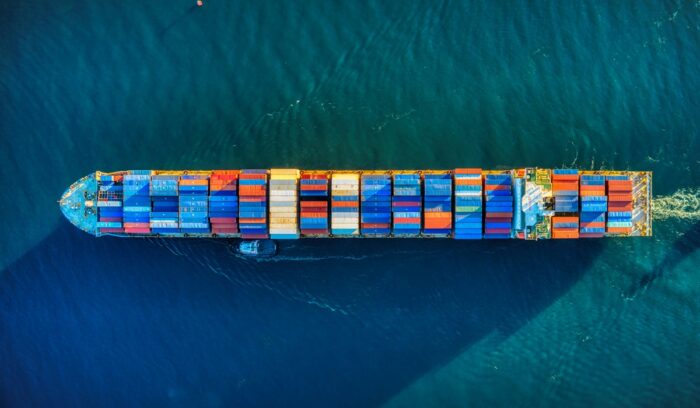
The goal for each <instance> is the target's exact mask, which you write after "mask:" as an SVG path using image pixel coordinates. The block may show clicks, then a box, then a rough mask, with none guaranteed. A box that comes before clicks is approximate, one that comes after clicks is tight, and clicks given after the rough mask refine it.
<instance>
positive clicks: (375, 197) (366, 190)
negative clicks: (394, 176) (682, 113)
mask: <svg viewBox="0 0 700 408" xmlns="http://www.w3.org/2000/svg"><path fill="white" fill-rule="evenodd" d="M361 221H362V224H361V225H360V227H361V231H362V234H363V235H373V236H386V235H389V233H390V232H391V177H390V176H389V175H386V174H363V175H362V219H361Z"/></svg>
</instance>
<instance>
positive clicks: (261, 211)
mask: <svg viewBox="0 0 700 408" xmlns="http://www.w3.org/2000/svg"><path fill="white" fill-rule="evenodd" d="M238 218H239V219H238V224H239V227H240V230H241V238H246V239H258V238H268V237H269V235H268V232H267V170H241V174H240V176H239V178H238Z"/></svg>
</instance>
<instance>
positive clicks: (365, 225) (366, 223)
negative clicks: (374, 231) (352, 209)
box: [361, 222, 391, 228]
mask: <svg viewBox="0 0 700 408" xmlns="http://www.w3.org/2000/svg"><path fill="white" fill-rule="evenodd" d="M361 227H362V228H390V227H391V225H390V224H384V223H381V224H376V223H368V222H363V223H362V224H361Z"/></svg>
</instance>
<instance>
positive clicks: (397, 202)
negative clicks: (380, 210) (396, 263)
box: [392, 174, 421, 236]
mask: <svg viewBox="0 0 700 408" xmlns="http://www.w3.org/2000/svg"><path fill="white" fill-rule="evenodd" d="M392 210H393V212H394V235H396V236H417V235H418V234H420V218H421V217H420V216H421V187H420V175H419V174H394V195H393V197H392Z"/></svg>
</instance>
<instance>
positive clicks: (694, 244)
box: [624, 222, 700, 299]
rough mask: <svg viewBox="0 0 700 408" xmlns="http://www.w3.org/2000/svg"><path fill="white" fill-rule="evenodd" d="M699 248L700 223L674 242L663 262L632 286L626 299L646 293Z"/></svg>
mask: <svg viewBox="0 0 700 408" xmlns="http://www.w3.org/2000/svg"><path fill="white" fill-rule="evenodd" d="M698 248H700V222H696V223H694V224H693V226H692V227H690V229H688V230H687V231H685V232H684V233H683V234H682V235H681V236H680V237H679V238H678V239H676V240H675V241H674V242H673V244H672V245H671V246H670V250H669V251H668V253H667V254H666V256H665V257H664V258H663V259H662V260H661V262H660V263H659V264H658V265H656V266H655V267H654V268H653V269H652V270H651V271H649V272H647V273H645V274H643V275H642V276H641V277H640V278H639V280H638V281H637V282H635V283H634V284H632V285H631V286H630V287H629V288H628V289H627V290H626V291H625V292H624V296H625V298H627V299H632V298H634V297H636V296H637V295H638V294H640V293H642V292H644V291H645V290H646V289H647V288H649V287H650V286H651V285H652V284H654V282H655V281H656V280H658V279H660V278H662V277H663V276H664V275H665V274H666V273H668V272H669V271H671V270H673V268H675V267H676V266H677V265H678V264H680V263H681V262H683V260H684V259H685V258H687V257H688V256H690V255H692V254H693V253H694V252H695V251H696V250H697V249H698Z"/></svg>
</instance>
